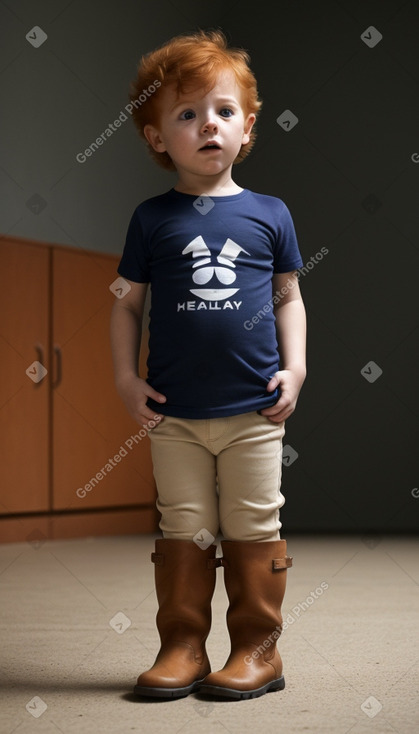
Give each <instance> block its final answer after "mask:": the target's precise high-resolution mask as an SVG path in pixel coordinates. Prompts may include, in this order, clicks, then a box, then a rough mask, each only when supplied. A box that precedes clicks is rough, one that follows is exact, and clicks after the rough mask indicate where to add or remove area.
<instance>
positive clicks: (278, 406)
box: [260, 395, 291, 416]
mask: <svg viewBox="0 0 419 734" xmlns="http://www.w3.org/2000/svg"><path fill="white" fill-rule="evenodd" d="M290 402H291V401H290V400H289V399H288V398H287V397H286V395H282V397H280V398H279V400H278V402H277V403H275V405H271V407H270V408H264V409H263V410H261V411H260V412H261V414H262V415H267V416H270V415H275V413H278V412H281V411H283V410H286V409H287V408H288V407H289V405H290Z"/></svg>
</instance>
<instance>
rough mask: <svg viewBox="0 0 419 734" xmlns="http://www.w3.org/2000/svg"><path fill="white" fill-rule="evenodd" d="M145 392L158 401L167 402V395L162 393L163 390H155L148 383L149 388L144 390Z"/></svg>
mask: <svg viewBox="0 0 419 734" xmlns="http://www.w3.org/2000/svg"><path fill="white" fill-rule="evenodd" d="M144 392H145V394H146V395H147V397H148V398H152V399H153V400H155V401H156V402H157V403H165V402H166V396H165V395H162V393H161V392H157V390H154V389H153V388H152V387H151V386H150V385H147V388H146V389H145V390H144Z"/></svg>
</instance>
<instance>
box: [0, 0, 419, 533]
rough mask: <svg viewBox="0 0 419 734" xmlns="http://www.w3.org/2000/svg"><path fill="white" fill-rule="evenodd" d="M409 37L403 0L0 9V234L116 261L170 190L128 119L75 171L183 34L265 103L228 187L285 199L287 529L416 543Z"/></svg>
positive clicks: (412, 23) (416, 108)
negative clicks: (157, 50) (252, 84)
mask: <svg viewBox="0 0 419 734" xmlns="http://www.w3.org/2000/svg"><path fill="white" fill-rule="evenodd" d="M418 20H419V9H418V6H417V3H416V2H415V1H414V0H412V1H411V2H405V1H403V0H393V1H392V0H380V2H378V1H371V2H368V1H367V2H363V1H361V0H357V1H352V2H351V1H350V0H339V2H337V1H332V0H330V1H329V2H327V1H323V2H309V1H307V2H296V1H294V2H285V1H283V0H277V1H276V2H266V3H261V4H257V3H250V2H241V3H237V2H236V0H230V1H229V0H218V1H215V2H211V3H197V2H196V0H194V1H193V2H192V1H191V0H165V1H164V2H161V1H160V2H159V1H158V2H151V0H143V2H141V1H140V2H138V0H135V2H134V0H125V1H124V2H114V1H111V0H107V1H106V2H101V3H99V2H98V3H89V4H87V3H84V2H81V0H73V2H68V0H63V1H62V2H58V1H57V0H54V1H53V0H39V2H37V3H36V4H34V3H31V2H29V0H21V1H19V0H16V1H15V2H14V3H8V4H5V3H2V4H1V6H0V25H1V27H2V28H3V40H2V44H1V47H0V85H1V88H2V98H3V114H2V142H3V145H2V151H1V164H0V165H1V169H0V182H1V187H2V205H1V212H0V217H1V219H0V231H1V232H3V233H9V234H12V235H16V236H24V237H29V238H31V239H39V240H43V241H49V242H55V243H62V244H66V245H73V246H74V247H81V248H87V249H92V250H101V251H108V252H113V253H120V252H121V251H122V247H123V243H124V238H125V232H126V228H127V224H128V221H129V218H130V216H131V214H132V212H133V210H134V208H135V207H136V206H137V204H138V203H139V202H140V201H142V200H143V199H146V198H148V197H150V196H153V195H155V194H157V193H161V192H163V191H165V190H167V189H168V188H170V187H171V186H172V185H173V184H174V181H175V177H174V174H170V173H167V172H165V171H163V169H159V168H158V167H157V166H156V165H155V164H154V163H153V162H152V160H151V158H149V156H148V154H147V152H146V151H145V149H144V147H143V145H142V143H141V141H140V139H139V138H138V136H137V133H136V131H135V128H134V125H133V124H132V120H131V119H128V120H127V121H125V122H123V123H122V124H121V126H120V127H119V128H118V129H116V130H115V132H114V133H113V134H112V135H111V136H110V137H109V138H108V139H107V141H106V142H105V143H104V144H103V145H102V146H101V147H100V148H99V149H98V150H97V151H96V152H95V153H94V155H92V156H91V157H90V158H88V159H86V161H85V162H84V163H79V162H77V160H76V155H77V154H79V153H80V152H83V151H84V150H85V149H86V148H87V147H89V146H90V144H91V143H92V142H93V141H94V140H95V139H96V138H97V137H98V135H100V134H101V133H102V132H103V131H104V130H105V129H106V128H107V127H108V125H109V123H112V122H113V121H114V120H115V119H116V118H118V116H119V115H120V113H121V112H122V111H124V107H125V105H126V104H127V103H128V96H127V94H128V84H129V81H130V80H131V79H132V77H133V76H134V75H135V69H136V64H137V61H138V60H139V58H140V56H141V55H142V54H143V53H145V52H147V51H150V50H151V49H153V48H154V47H156V46H157V45H160V44H161V43H163V42H164V41H165V40H167V39H168V38H170V37H171V36H173V35H176V34H177V33H183V32H187V31H193V30H195V29H197V28H198V27H202V28H210V27H219V28H221V29H222V30H223V31H224V32H225V33H226V35H227V36H228V38H229V40H230V42H231V43H232V44H234V45H239V46H242V47H244V48H246V49H247V50H248V51H249V53H250V55H251V58H252V68H253V69H254V71H255V73H256V75H257V78H258V81H259V88H260V94H261V97H262V99H263V102H264V104H263V109H262V114H261V118H260V122H259V123H258V139H257V143H256V146H255V148H254V151H253V152H252V154H251V155H250V156H249V158H248V159H246V161H245V162H244V163H242V164H240V165H239V166H236V167H235V168H234V169H233V170H234V178H235V180H236V182H237V183H238V184H239V185H241V186H244V187H247V188H251V189H253V190H255V191H259V192H261V193H266V194H271V195H274V196H279V197H281V198H282V199H284V200H285V202H286V203H287V205H288V206H289V208H290V209H291V212H292V214H293V217H294V221H295V225H296V229H297V233H298V237H299V241H300V247H301V252H302V255H303V259H304V262H305V263H306V265H307V268H306V271H305V274H304V275H302V276H301V279H300V282H301V288H302V292H303V297H304V300H305V303H306V308H307V314H308V327H309V337H308V378H307V381H306V384H305V386H304V388H303V390H302V393H301V397H300V401H299V404H298V408H297V412H296V413H295V414H294V416H293V417H291V418H290V419H289V421H288V422H287V435H286V440H285V444H287V445H289V446H291V449H288V448H287V449H286V452H285V455H286V456H288V457H289V458H288V459H286V462H287V464H286V465H284V472H283V476H284V479H283V493H284V495H285V496H286V500H287V502H286V505H285V507H284V509H283V511H282V520H283V524H284V530H287V531H292V530H309V531H314V532H316V531H334V530H337V531H341V530H348V531H351V530H354V531H361V532H364V533H366V534H368V533H369V532H373V531H375V532H385V531H403V530H406V531H409V530H410V531H411V530H414V529H415V528H417V519H418V509H419V498H418V495H419V491H418V490H417V487H418V461H417V456H418V450H417V443H418V421H417V417H418V390H417V388H416V383H415V374H416V371H417V352H418V350H417V334H418V331H417V311H418V309H417V263H418V233H419V215H418V212H419V196H418V194H419V186H418V178H419V137H418V130H419V102H418V99H419V94H418V93H419V51H418V48H419V46H418V40H417V38H418ZM34 26H39V27H40V28H41V29H42V30H43V31H44V32H45V33H46V34H47V36H48V37H47V39H46V40H45V42H44V43H42V45H40V46H39V47H38V48H35V47H34V46H33V45H32V44H31V43H30V41H28V40H26V35H27V34H28V33H29V32H30V31H31V29H32V28H34ZM371 26H373V30H371V31H368V30H367V29H369V28H370V27H371ZM379 34H381V36H382V38H381V39H379ZM29 36H30V37H32V40H35V39H34V37H35V36H36V40H39V32H38V31H35V32H32V33H30V34H29ZM363 38H364V39H365V40H363ZM365 41H367V43H366V42H365ZM377 41H378V42H377ZM374 43H375V45H374ZM286 110H290V111H291V112H292V113H293V115H294V116H295V117H296V118H298V123H297V124H296V125H295V126H294V127H293V128H292V129H287V125H286V123H285V129H284V127H281V125H280V124H278V122H277V118H278V117H280V116H281V115H282V113H283V112H285V111H286ZM284 117H285V119H286V120H287V119H289V114H288V113H287V114H286V115H285V116H284ZM289 127H291V126H289ZM321 248H326V249H327V251H328V252H327V254H326V255H324V256H323V258H322V259H320V256H318V257H317V253H319V252H320V251H321ZM323 252H324V250H323ZM311 258H313V259H311ZM371 363H373V364H371ZM296 454H298V457H297V458H295V457H296Z"/></svg>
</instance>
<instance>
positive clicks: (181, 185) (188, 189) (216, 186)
mask: <svg viewBox="0 0 419 734" xmlns="http://www.w3.org/2000/svg"><path fill="white" fill-rule="evenodd" d="M174 189H175V191H179V192H180V193H182V194H193V195H194V196H203V195H207V196H229V195H231V194H239V193H240V192H241V191H243V189H242V188H241V187H240V186H238V185H237V184H236V183H235V182H234V181H233V179H232V178H231V176H226V174H225V172H224V174H221V175H219V176H202V177H197V176H194V177H188V176H182V175H179V179H178V181H177V183H176V184H175V186H174Z"/></svg>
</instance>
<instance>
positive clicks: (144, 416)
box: [135, 407, 164, 428]
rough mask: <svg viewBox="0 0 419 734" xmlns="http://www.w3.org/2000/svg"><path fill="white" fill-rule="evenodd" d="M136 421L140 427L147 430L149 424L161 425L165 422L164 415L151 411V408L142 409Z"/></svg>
mask: <svg viewBox="0 0 419 734" xmlns="http://www.w3.org/2000/svg"><path fill="white" fill-rule="evenodd" d="M135 420H136V421H137V423H139V424H140V426H144V428H147V427H148V424H149V423H151V424H152V423H160V422H161V421H162V420H164V415H162V414H161V413H156V411H155V410H150V408H147V407H145V408H142V410H141V413H137V415H136V416H135ZM151 428H154V426H153V425H151Z"/></svg>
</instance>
